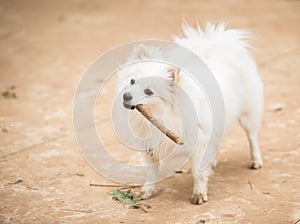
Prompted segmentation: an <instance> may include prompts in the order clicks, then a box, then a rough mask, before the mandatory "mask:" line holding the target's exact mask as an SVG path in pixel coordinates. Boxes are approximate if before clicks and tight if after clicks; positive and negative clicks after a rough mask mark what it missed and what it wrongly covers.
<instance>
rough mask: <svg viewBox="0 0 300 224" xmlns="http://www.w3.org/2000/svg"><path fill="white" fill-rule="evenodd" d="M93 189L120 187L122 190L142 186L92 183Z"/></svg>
mask: <svg viewBox="0 0 300 224" xmlns="http://www.w3.org/2000/svg"><path fill="white" fill-rule="evenodd" d="M90 186H91V187H118V188H120V189H129V188H137V187H140V186H141V185H121V184H93V183H90Z"/></svg>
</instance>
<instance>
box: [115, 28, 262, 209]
mask: <svg viewBox="0 0 300 224" xmlns="http://www.w3.org/2000/svg"><path fill="white" fill-rule="evenodd" d="M183 32H184V35H185V36H184V37H175V38H174V40H175V42H176V43H177V44H179V45H181V46H183V47H185V48H187V49H189V50H190V51H192V52H194V53H195V54H196V55H197V56H199V57H200V58H201V60H202V61H203V62H204V63H205V64H206V65H207V66H208V68H209V69H210V71H211V72H212V73H213V75H214V77H215V79H216V80H217V83H218V85H219V87H220V90H221V93H222V95H223V100H224V104H225V118H226V121H225V127H226V128H227V127H228V126H229V125H230V124H231V123H232V122H233V121H235V120H238V121H239V122H240V124H241V125H242V127H243V128H244V129H245V131H246V133H247V136H248V140H249V144H250V152H251V161H250V166H249V167H250V168H252V169H257V168H260V167H262V165H263V162H262V158H261V152H260V148H259V145H258V139H257V132H258V129H259V127H260V124H261V117H262V112H263V85H262V81H261V79H260V76H259V74H258V71H257V66H256V63H255V61H254V60H253V59H252V57H251V55H250V54H249V52H248V44H247V42H246V39H247V38H248V36H249V35H248V34H247V33H246V32H244V31H241V30H229V29H228V30H227V29H226V28H225V26H224V24H220V25H217V26H214V25H212V24H207V25H206V28H205V29H201V28H200V27H197V29H194V28H192V27H190V26H189V25H187V24H184V25H183ZM160 51H161V49H160V48H157V47H153V46H152V47H151V46H140V47H138V48H136V49H135V50H134V52H133V53H132V56H131V57H130V59H129V61H134V60H137V59H147V58H148V57H149V56H153V55H154V56H158V55H159V54H162V52H160ZM179 71H180V70H177V68H176V67H172V66H169V65H166V64H162V63H157V62H153V61H146V62H144V63H137V64H132V65H130V66H128V67H126V68H124V69H122V70H121V71H120V72H119V75H118V77H119V81H120V82H119V85H118V89H119V90H121V89H122V91H123V92H122V98H123V106H124V107H123V109H124V110H126V109H133V108H134V105H137V104H143V105H144V106H146V107H147V108H148V109H149V110H150V111H151V113H152V114H153V115H154V116H156V117H158V118H160V119H161V120H163V122H164V123H165V124H166V126H167V127H168V128H169V129H171V130H172V131H174V132H175V133H183V132H188V131H190V130H191V128H199V130H200V134H199V136H198V137H197V138H198V140H197V144H196V147H195V150H194V152H193V153H192V156H191V158H190V161H191V167H192V175H193V180H194V188H193V194H192V196H191V202H192V203H193V204H201V203H202V202H205V201H207V184H208V177H209V175H210V174H211V169H212V166H213V165H214V163H215V161H214V162H212V163H211V164H210V165H209V166H208V167H207V168H206V169H205V170H202V169H200V162H201V159H202V156H203V151H204V150H205V148H206V146H207V144H208V142H209V139H210V134H211V130H212V125H213V122H212V115H211V109H210V105H209V102H208V101H207V97H205V94H204V93H203V91H202V90H201V89H199V87H197V85H196V84H195V82H194V81H193V80H192V79H190V77H189V76H188V75H187V74H185V73H184V72H183V71H181V72H179ZM147 77H149V78H151V77H159V78H163V79H164V80H165V81H162V82H156V81H155V79H145V78H147ZM151 80H152V81H151ZM153 80H154V81H153ZM175 86H179V87H180V88H181V89H183V90H184V91H185V92H186V93H187V94H188V96H189V98H190V99H191V101H192V102H193V104H194V106H195V108H196V110H197V111H196V113H197V116H198V117H197V121H198V123H197V125H195V126H193V127H188V128H187V130H181V126H180V116H179V115H178V111H177V110H176V108H175V106H174V105H173V102H172V99H176V100H177V101H179V102H180V99H181V98H182V96H180V94H181V93H180V92H178V91H177V90H176V89H175ZM170 101H171V102H170ZM182 104H183V105H184V102H182ZM125 108H126V109H125ZM127 112H129V125H130V127H131V130H132V131H133V132H134V135H136V136H137V137H138V138H140V139H144V141H143V144H142V147H144V148H145V150H146V151H145V153H144V157H145V160H146V162H147V163H155V162H158V161H159V160H161V159H162V158H165V157H166V155H168V153H169V152H170V149H172V148H174V143H173V142H171V141H170V140H169V139H167V138H165V139H163V141H162V142H161V144H159V145H156V143H157V139H155V138H157V136H156V137H155V135H153V137H150V138H149V133H150V132H149V122H148V121H147V120H146V119H145V118H144V117H142V116H141V114H139V113H138V112H137V111H136V110H127ZM152 134H153V133H152ZM184 141H185V144H188V141H189V139H184ZM219 144H220V142H214V143H213V145H214V146H215V147H218V145H219ZM149 152H150V153H149ZM157 174H158V168H152V169H151V170H149V172H148V174H147V175H148V178H147V181H146V183H145V185H144V187H143V189H142V198H143V199H147V198H149V197H151V196H152V195H153V192H154V190H155V183H153V180H154V179H155V178H156V177H157Z"/></svg>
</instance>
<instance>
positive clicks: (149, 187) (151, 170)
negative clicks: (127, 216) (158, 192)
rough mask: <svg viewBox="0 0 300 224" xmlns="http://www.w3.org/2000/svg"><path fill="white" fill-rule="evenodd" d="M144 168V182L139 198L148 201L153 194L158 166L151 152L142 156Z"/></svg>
mask: <svg viewBox="0 0 300 224" xmlns="http://www.w3.org/2000/svg"><path fill="white" fill-rule="evenodd" d="M143 156H144V161H145V165H146V166H147V167H146V175H147V176H146V182H145V184H144V186H143V188H142V191H141V198H142V199H148V198H150V197H151V196H152V195H153V194H154V193H155V185H156V181H157V178H158V171H159V164H158V159H157V158H155V157H154V154H153V152H152V151H148V152H147V153H145V154H144V155H143Z"/></svg>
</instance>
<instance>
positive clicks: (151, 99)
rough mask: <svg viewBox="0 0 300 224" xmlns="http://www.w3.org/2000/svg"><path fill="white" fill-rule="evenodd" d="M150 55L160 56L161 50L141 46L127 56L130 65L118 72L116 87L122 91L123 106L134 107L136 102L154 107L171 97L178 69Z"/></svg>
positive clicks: (176, 80)
mask: <svg viewBox="0 0 300 224" xmlns="http://www.w3.org/2000/svg"><path fill="white" fill-rule="evenodd" d="M152 58H162V53H161V50H160V49H159V48H157V47H152V46H150V47H148V46H144V45H141V46H139V47H137V48H135V49H134V51H133V53H132V55H131V57H130V58H129V60H128V62H129V63H130V65H128V66H126V67H125V68H123V69H122V70H120V71H119V73H118V79H119V85H118V89H119V91H122V92H121V95H122V99H123V106H124V107H125V108H126V109H134V106H135V105H137V104H144V105H145V106H148V107H149V108H153V107H158V106H160V105H162V104H165V101H166V100H167V99H168V100H170V99H171V98H172V94H173V87H174V84H176V83H177V82H178V80H179V71H180V70H179V69H178V68H176V67H174V66H171V65H167V64H165V63H162V62H159V61H157V60H155V61H154V60H151V59H152Z"/></svg>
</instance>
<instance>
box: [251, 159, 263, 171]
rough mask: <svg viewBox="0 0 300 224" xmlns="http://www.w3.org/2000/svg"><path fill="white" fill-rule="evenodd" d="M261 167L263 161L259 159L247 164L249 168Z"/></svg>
mask: <svg viewBox="0 0 300 224" xmlns="http://www.w3.org/2000/svg"><path fill="white" fill-rule="evenodd" d="M262 167H263V162H262V161H261V160H254V161H251V162H250V164H249V169H259V168H262Z"/></svg>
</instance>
